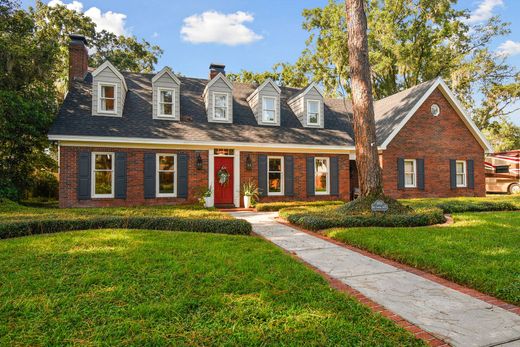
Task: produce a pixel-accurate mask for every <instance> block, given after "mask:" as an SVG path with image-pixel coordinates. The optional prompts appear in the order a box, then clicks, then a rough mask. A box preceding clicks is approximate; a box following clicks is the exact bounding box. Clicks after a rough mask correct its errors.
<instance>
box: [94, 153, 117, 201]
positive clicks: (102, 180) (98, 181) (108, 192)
mask: <svg viewBox="0 0 520 347" xmlns="http://www.w3.org/2000/svg"><path fill="white" fill-rule="evenodd" d="M92 197H93V198H113V197H114V153H96V152H94V153H92Z"/></svg>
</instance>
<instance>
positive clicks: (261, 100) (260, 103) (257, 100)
mask: <svg viewBox="0 0 520 347" xmlns="http://www.w3.org/2000/svg"><path fill="white" fill-rule="evenodd" d="M280 93H281V90H280V88H279V87H278V86H277V85H276V83H274V81H273V80H272V79H270V78H268V79H267V80H265V81H264V83H262V84H261V85H260V86H259V87H258V88H256V89H255V91H254V92H253V93H252V94H251V95H249V97H248V98H247V102H248V103H249V106H250V107H251V110H252V111H253V114H254V115H255V118H256V121H257V122H258V124H260V125H272V126H279V125H280Z"/></svg>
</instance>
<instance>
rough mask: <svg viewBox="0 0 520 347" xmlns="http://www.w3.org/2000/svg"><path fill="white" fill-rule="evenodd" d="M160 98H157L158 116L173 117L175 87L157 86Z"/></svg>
mask: <svg viewBox="0 0 520 347" xmlns="http://www.w3.org/2000/svg"><path fill="white" fill-rule="evenodd" d="M157 91H158V94H159V98H158V99H157V101H158V103H159V104H158V105H157V109H158V114H157V116H158V117H173V116H174V113H173V111H174V100H175V99H174V95H175V89H173V88H157Z"/></svg>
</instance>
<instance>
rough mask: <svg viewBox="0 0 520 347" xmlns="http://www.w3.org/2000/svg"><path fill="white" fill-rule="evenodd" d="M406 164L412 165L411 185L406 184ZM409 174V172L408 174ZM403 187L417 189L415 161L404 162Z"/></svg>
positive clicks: (406, 160)
mask: <svg viewBox="0 0 520 347" xmlns="http://www.w3.org/2000/svg"><path fill="white" fill-rule="evenodd" d="M406 162H411V163H413V184H406V174H407V172H406ZM408 173H410V172H408ZM404 187H405V188H417V160H415V159H405V160H404Z"/></svg>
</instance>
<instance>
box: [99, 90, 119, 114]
mask: <svg viewBox="0 0 520 347" xmlns="http://www.w3.org/2000/svg"><path fill="white" fill-rule="evenodd" d="M116 94H117V84H115V83H99V90H98V96H99V97H98V98H99V100H98V113H109V114H115V113H117V100H116Z"/></svg>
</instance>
